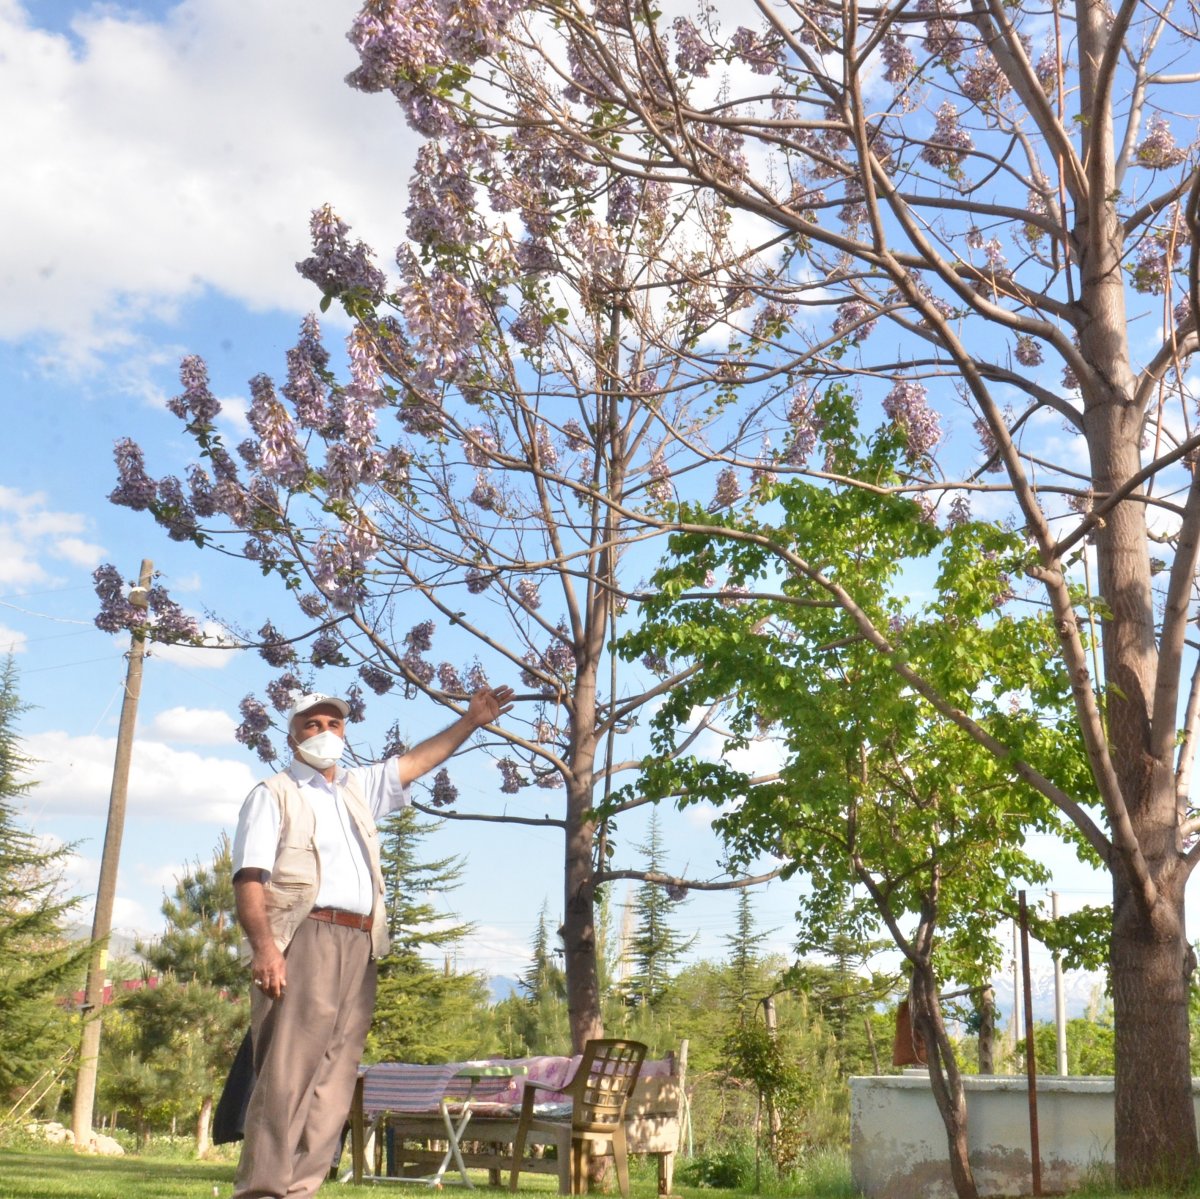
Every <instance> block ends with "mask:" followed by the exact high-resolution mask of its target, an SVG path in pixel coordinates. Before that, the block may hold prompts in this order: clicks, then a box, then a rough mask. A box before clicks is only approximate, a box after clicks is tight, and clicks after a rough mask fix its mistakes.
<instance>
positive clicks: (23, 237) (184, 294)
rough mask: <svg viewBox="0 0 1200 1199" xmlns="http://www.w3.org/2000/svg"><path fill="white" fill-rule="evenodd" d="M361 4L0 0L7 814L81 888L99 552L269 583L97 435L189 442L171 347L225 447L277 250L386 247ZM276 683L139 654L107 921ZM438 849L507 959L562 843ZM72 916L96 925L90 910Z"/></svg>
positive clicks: (226, 600) (222, 826) (284, 272)
mask: <svg viewBox="0 0 1200 1199" xmlns="http://www.w3.org/2000/svg"><path fill="white" fill-rule="evenodd" d="M357 7H358V5H357V3H356V0H293V3H291V4H289V5H288V6H286V7H285V8H284V7H281V6H280V5H279V4H278V3H276V2H274V0H187V2H184V3H178V4H176V3H168V2H167V0H155V2H153V3H140V4H124V5H121V4H105V5H99V4H85V3H72V2H69V0H43V2H41V3H36V4H33V3H20V2H18V0H0V106H2V109H3V111H4V112H6V113H7V114H10V119H9V120H7V121H6V122H5V123H4V125H3V127H2V128H0V145H2V146H3V149H4V161H5V162H6V163H7V164H9V167H10V169H9V170H8V171H6V179H5V181H4V182H3V183H0V213H2V215H3V218H4V227H5V229H6V231H7V236H6V250H5V255H4V262H3V265H0V396H3V408H2V411H3V413H4V414H5V416H6V419H7V421H8V423H9V430H8V432H9V436H8V438H7V439H6V440H7V442H8V444H9V445H10V447H12V449H11V450H10V453H9V455H8V456H7V458H6V462H5V469H4V471H3V473H0V651H4V650H11V652H12V653H13V654H14V655H15V659H16V662H17V665H18V667H19V669H20V672H21V689H22V694H23V696H24V698H25V699H26V700H27V701H28V702H29V703H30V704H31V705H33V707H32V710H31V711H30V712H29V713H28V714H27V715H26V716H25V717H24V718H23V721H22V726H21V727H22V732H23V734H24V736H25V738H26V744H27V747H28V750H29V752H30V754H31V755H32V756H33V757H35V758H37V759H38V760H39V765H38V767H37V769H36V771H35V774H36V777H37V778H38V779H39V782H40V785H39V786H38V788H37V789H36V790H35V791H34V792H33V793H32V795H31V796H30V798H29V801H28V810H27V823H28V824H29V825H30V826H31V827H32V828H34V829H35V831H37V832H38V833H40V834H42V835H44V836H46V837H48V838H52V839H57V840H60V841H64V842H71V843H74V844H75V846H76V848H75V853H74V857H73V859H72V864H71V870H70V882H71V885H72V887H73V888H74V889H75V890H76V891H77V893H79V894H80V895H82V896H84V897H85V898H86V897H88V896H90V894H91V893H92V892H93V891H94V888H95V882H96V875H97V872H98V866H99V858H100V852H101V847H102V839H103V833H104V819H105V812H106V808H107V800H108V788H109V782H110V777H111V768H112V756H113V749H114V744H115V741H114V739H115V732H116V726H117V720H118V717H119V713H120V704H121V693H122V686H123V679H124V670H125V667H124V660H123V654H124V650H125V641H124V639H122V638H112V637H109V636H107V635H105V634H102V633H100V632H99V631H97V630H96V629H95V628H94V627H93V626H92V623H91V622H92V616H93V615H94V611H95V607H96V604H95V597H94V594H93V591H92V586H91V580H90V574H91V571H92V569H93V568H94V567H95V566H96V565H97V564H98V563H99V562H101V561H111V562H113V563H115V564H116V565H117V566H118V568H119V569H120V570H121V571H122V572H123V573H124V574H125V575H126V576H127V577H132V576H134V575H135V574H136V572H137V569H138V564H139V562H140V561H141V559H142V558H143V557H149V558H151V559H153V561H154V564H155V567H156V569H157V570H158V571H160V572H161V573H162V575H163V576H164V579H165V581H166V582H167V584H168V585H169V587H170V588H171V591H172V593H173V595H174V596H175V598H177V599H178V600H179V601H181V602H182V603H184V604H185V606H186V607H187V608H188V609H189V610H191V611H193V612H194V613H196V614H198V615H203V614H204V613H205V612H206V611H208V610H211V609H216V610H219V611H220V613H221V614H222V616H223V617H225V618H227V619H228V620H230V621H231V622H233V623H234V624H240V625H243V626H244V627H247V628H251V629H257V628H258V627H259V626H260V625H261V624H262V623H263V621H264V620H266V619H267V618H269V617H271V616H272V614H273V613H272V604H273V603H275V597H274V594H273V593H272V592H271V591H268V590H267V589H265V588H264V587H263V586H262V585H261V582H260V581H259V580H257V578H256V576H255V574H254V573H253V572H252V571H248V570H246V569H244V564H239V563H235V562H229V561H227V560H224V559H222V558H221V557H219V556H217V555H213V554H209V553H203V554H202V553H200V552H198V551H197V550H195V549H194V548H193V547H191V546H187V545H185V546H180V545H177V544H175V543H173V542H170V541H168V540H167V539H166V538H165V536H164V535H162V534H161V533H160V532H159V531H158V530H156V529H155V528H154V526H153V525H152V524H151V523H150V522H149V521H148V520H146V519H145V518H144V517H142V516H139V515H138V514H135V513H131V512H129V511H128V510H126V509H120V508H115V507H113V506H111V505H110V504H108V503H107V502H106V498H105V497H106V496H107V494H108V492H109V490H110V489H111V488H112V486H113V483H114V471H113V466H112V445H113V442H114V441H115V440H116V439H117V438H119V437H122V436H127V435H129V436H133V437H135V438H136V439H137V440H138V441H139V442H140V443H141V444H142V445H143V446H144V447H145V448H146V449H147V453H148V458H149V465H150V469H151V471H152V472H153V473H157V474H161V473H165V472H167V471H170V470H178V469H179V468H180V466H182V465H183V463H184V462H185V461H187V460H188V447H187V446H186V445H185V444H184V443H183V439H182V437H181V433H180V427H179V423H178V422H177V421H176V420H175V418H174V417H172V416H170V415H169V414H168V413H167V412H166V410H165V407H164V404H165V401H166V399H167V398H169V397H170V396H171V395H173V394H175V393H176V392H177V391H178V380H177V374H176V372H177V367H178V361H179V359H180V357H181V356H182V355H184V354H186V353H198V354H200V355H201V356H203V357H204V358H205V359H206V360H207V362H208V364H209V368H210V372H211V377H212V387H213V391H214V393H215V394H216V395H217V396H218V397H219V398H220V399H221V400H222V402H223V404H224V416H223V418H222V419H223V420H224V421H225V422H226V431H227V432H229V433H230V434H236V435H237V436H235V437H234V441H236V440H240V436H241V430H240V428H239V421H240V419H241V416H240V414H241V413H242V412H243V411H244V406H245V405H244V400H243V399H242V397H244V395H245V393H246V383H247V380H248V379H249V378H250V377H251V376H252V375H254V374H256V373H258V372H259V371H264V370H265V371H267V372H269V373H272V374H275V375H277V376H278V375H279V374H280V373H281V372H282V368H283V360H284V353H285V351H286V349H287V348H288V346H290V345H291V344H292V343H293V341H294V339H295V335H296V331H297V327H298V324H299V321H300V319H301V318H302V316H303V315H304V313H305V312H306V311H307V310H308V309H309V307H310V306H312V305H313V303H314V302H315V299H316V296H315V293H314V292H313V289H312V288H311V285H309V284H307V283H306V282H304V281H303V280H301V279H300V277H299V276H298V275H297V274H296V272H295V270H294V269H293V264H294V263H295V262H296V261H297V260H298V259H300V258H302V257H304V256H305V255H306V254H307V252H308V219H309V213H310V211H311V210H312V209H313V208H315V207H317V206H318V205H320V204H323V203H326V202H329V203H331V204H332V205H333V206H334V207H335V209H336V210H337V211H338V213H339V214H340V215H341V216H342V217H343V218H344V219H346V220H348V221H349V222H350V223H351V224H352V226H353V228H354V233H355V235H356V236H360V237H362V238H363V239H364V240H366V241H367V242H368V243H369V244H372V245H374V246H376V247H377V248H378V249H379V251H380V257H381V259H383V260H385V261H386V259H387V258H388V257H389V256H390V252H391V249H392V248H394V246H395V244H396V241H397V240H398V238H399V236H400V234H401V231H402V228H403V212H404V208H405V205H406V200H405V185H406V180H407V176H408V171H409V164H410V161H411V154H412V152H413V150H414V149H415V141H414V139H413V137H412V135H410V134H409V132H408V131H407V129H406V127H405V126H404V123H403V121H402V119H401V117H400V114H399V112H398V110H397V109H396V107H395V105H394V104H393V103H392V102H391V101H390V99H388V98H387V97H381V96H365V95H362V94H359V93H357V92H354V91H352V90H351V89H350V88H348V87H347V86H346V85H345V84H344V83H343V77H344V75H345V74H346V72H348V71H349V70H350V69H352V67H353V66H354V65H355V62H354V52H353V49H352V48H351V46H350V45H349V43H348V42H347V41H346V40H345V36H344V34H345V30H346V29H347V28H348V27H349V25H350V22H351V19H352V17H353V15H354V13H355V11H356V9H357ZM281 13H286V17H283V18H281ZM14 116H15V119H13V117H14ZM331 316H332V313H331ZM14 451H15V452H14ZM268 676H269V672H268V670H267V668H266V666H265V664H264V663H262V662H261V661H260V660H259V659H258V658H257V657H256V656H253V655H243V654H237V653H229V654H212V653H204V652H199V651H184V650H169V651H158V652H156V653H155V655H154V657H153V658H152V659H151V660H150V661H149V662H148V664H147V667H146V672H145V682H144V688H143V694H142V704H141V710H140V719H139V726H138V742H137V750H136V754H135V758H134V767H133V779H132V784H131V793H130V805H129V814H128V822H127V827H126V835H125V842H124V848H123V853H122V868H121V874H120V881H119V887H118V901H117V908H116V915H115V923H116V926H117V927H118V928H119V929H121V930H123V931H136V932H139V933H141V934H153V932H154V931H155V930H156V929H157V928H158V927H159V926H160V924H161V919H160V916H159V910H158V909H159V904H160V902H161V898H162V893H163V889H164V887H167V888H169V887H170V886H171V883H172V880H173V878H174V877H175V876H176V875H178V873H179V872H180V870H181V869H182V868H183V867H184V865H185V864H186V863H188V862H190V861H194V860H196V859H200V860H204V859H206V858H207V857H208V856H209V855H210V853H211V851H212V848H213V846H214V844H215V843H216V841H217V838H218V836H219V834H220V832H221V831H222V830H227V831H231V830H232V828H233V825H234V822H235V820H236V813H237V808H238V804H239V803H240V800H241V798H242V797H243V795H244V794H245V793H246V791H247V790H248V789H249V787H250V786H251V784H252V782H253V780H254V779H255V778H256V777H257V775H258V773H259V769H258V764H257V762H256V761H255V760H254V759H253V758H252V757H251V756H250V755H249V754H248V753H247V752H246V751H244V750H243V749H242V748H241V747H240V746H239V745H237V744H236V743H235V742H234V740H233V729H234V726H235V724H236V722H237V720H238V716H237V704H238V701H239V700H240V699H241V698H242V696H244V695H245V694H246V693H247V692H250V691H253V690H256V689H258V688H260V687H261V685H262V684H263V683H264V682H265V681H266V679H267V678H268ZM381 706H383V705H381V704H379V703H377V705H376V707H377V708H378V707H381ZM379 715H380V717H381V718H382V717H383V715H384V713H382V712H380V713H379ZM386 716H387V720H385V721H384V723H387V721H388V720H390V719H391V718H392V717H394V716H399V718H400V722H401V725H402V727H403V728H405V729H406V730H407V731H408V732H409V734H410V737H412V738H416V737H420V736H422V735H425V734H427V733H429V732H432V731H433V730H434V729H435V728H436V727H438V726H439V725H440V724H442V723H444V718H443V717H442V716H441V715H439V714H438V712H436V711H435V710H433V708H432V706H431V705H426V704H422V703H414V704H411V705H409V706H407V707H405V706H403V705H402V704H400V703H399V701H397V707H396V710H395V711H392V712H388V713H386ZM479 762H480V765H479V766H478V768H475V766H474V764H473V766H472V769H470V770H469V771H467V770H462V769H460V770H458V771H457V772H456V782H458V784H459V786H460V788H461V790H462V792H463V806H464V807H469V806H475V803H474V802H472V801H477V803H478V806H481V807H486V806H488V804H489V803H492V804H493V806H494V801H495V800H497V799H498V798H500V797H499V775H498V774H497V773H496V772H495V771H494V770H493V769H492V768H491V767H490V765H488V764H486V760H484V759H482V758H481V759H479ZM710 815H711V813H707V812H705V811H703V810H693V811H692V812H690V813H688V814H686V815H679V814H675V813H671V812H664V813H663V817H664V822H665V831H666V841H667V844H668V846H669V847H670V859H669V861H668V863H667V866H668V868H670V869H677V870H679V871H681V872H682V871H683V870H685V869H687V870H689V871H691V872H693V873H695V874H697V875H708V874H711V873H714V872H715V864H716V859H717V857H718V852H719V851H718V846H717V843H716V841H715V839H714V838H713V836H712V835H711V833H710V832H709V830H708V829H707V827H706V826H707V820H708V818H709V817H710ZM621 832H622V840H623V841H624V843H625V844H627V845H628V844H637V843H638V842H639V841H641V840H643V839H644V826H639V825H638V824H637V822H636V820H635V819H633V818H629V817H627V818H626V819H625V821H624V822H623V825H622V830H621ZM1046 848H1047V850H1048V851H1051V847H1049V846H1047V847H1046ZM450 853H459V854H464V855H466V856H467V858H468V867H467V873H466V876H465V880H464V886H463V887H462V888H461V889H460V890H459V891H458V892H456V893H454V894H453V895H451V896H449V897H447V898H446V900H445V903H446V906H447V910H448V911H449V910H454V911H456V912H457V913H459V914H460V915H461V916H462V917H463V918H464V919H467V920H472V921H475V922H477V924H478V925H479V931H478V932H477V934H476V936H475V937H474V938H473V939H472V940H471V942H470V943H469V944H468V945H467V946H466V947H465V948H464V951H463V954H462V955H461V957H460V965H462V966H464V967H467V968H478V969H483V970H486V971H488V972H489V973H510V974H511V973H514V972H516V971H518V970H520V969H521V968H522V966H523V965H524V961H525V958H526V950H527V947H528V944H529V941H530V938H531V936H532V932H533V928H534V925H535V922H536V920H537V915H538V912H539V910H540V909H541V907H542V905H543V902H546V901H548V903H549V910H550V915H551V918H552V919H554V918H555V917H556V916H557V913H558V909H559V905H560V899H559V892H560V885H561V884H560V881H559V873H558V868H559V863H560V862H561V848H560V845H559V838H558V834H557V833H555V832H554V831H552V830H530V829H519V830H509V829H505V828H500V827H497V826H495V825H487V826H470V825H465V824H461V823H460V824H452V825H448V826H446V828H445V829H444V830H443V831H442V832H441V833H440V834H439V835H438V837H437V839H436V840H435V841H434V842H432V843H431V844H430V856H431V857H435V856H444V855H446V854H450ZM1053 857H1054V860H1055V861H1059V862H1061V863H1062V866H1061V872H1060V874H1059V876H1058V883H1057V885H1058V886H1059V889H1060V890H1061V891H1062V892H1063V894H1064V906H1066V907H1068V908H1069V907H1073V906H1077V905H1078V904H1080V903H1084V902H1103V901H1104V900H1105V898H1106V892H1105V889H1104V886H1103V882H1102V881H1100V880H1097V879H1095V878H1088V877H1086V876H1084V875H1082V874H1081V873H1080V872H1079V871H1078V870H1077V869H1075V868H1074V867H1073V865H1072V864H1071V863H1070V859H1069V855H1067V854H1066V853H1065V852H1062V851H1057V852H1053ZM797 893H798V887H797V886H796V885H795V884H791V885H788V886H783V885H778V884H776V885H772V887H770V888H769V889H767V890H766V891H765V892H764V893H762V894H761V895H760V897H759V899H758V903H757V911H758V916H759V921H760V925H761V926H762V927H763V928H768V929H775V930H777V931H776V932H775V934H774V935H773V937H772V938H771V940H772V944H773V945H774V946H776V947H778V948H780V949H786V947H787V946H788V943H789V938H788V931H787V930H788V926H789V924H790V921H791V914H792V912H793V911H794V909H795V906H796V896H797ZM624 897H625V896H624V893H619V894H617V896H616V899H617V901H618V902H621V901H622V900H623V899H624ZM81 910H82V912H83V913H84V914H85V916H86V918H87V919H88V920H90V907H89V905H88V903H87V902H85V903H84V905H83V908H82V909H81ZM679 919H680V923H681V925H683V926H686V927H687V928H689V929H692V930H695V931H697V932H698V933H699V934H700V936H699V939H698V941H697V944H696V952H698V953H702V954H705V955H708V956H720V955H721V954H722V953H723V951H724V942H723V938H724V937H725V936H726V935H728V934H729V933H731V932H732V931H733V927H734V923H735V921H734V904H733V902H732V900H731V898H730V897H728V896H719V895H718V896H704V895H696V896H694V897H693V899H692V900H691V902H690V903H689V904H688V905H687V906H685V907H683V908H681V909H680V910H679Z"/></svg>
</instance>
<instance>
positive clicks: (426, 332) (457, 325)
mask: <svg viewBox="0 0 1200 1199" xmlns="http://www.w3.org/2000/svg"><path fill="white" fill-rule="evenodd" d="M396 265H397V266H398V267H399V269H400V275H401V281H402V283H403V286H402V288H401V290H400V307H401V311H402V312H403V315H404V319H405V322H406V324H407V326H408V331H409V334H410V336H411V337H412V338H413V339H414V341H413V347H412V353H413V358H414V362H415V363H416V368H415V374H416V377H415V382H416V383H417V384H418V386H422V387H423V386H426V385H433V384H435V383H437V382H453V381H454V380H455V379H457V378H458V376H459V374H460V373H461V371H462V370H463V368H464V367H465V366H466V364H467V362H468V360H469V358H470V355H471V351H472V347H473V346H474V344H475V339H476V337H477V336H478V333H479V330H480V327H481V326H482V324H483V319H484V308H483V305H482V304H481V303H480V300H479V297H478V296H477V295H476V294H475V292H474V291H473V290H472V289H471V287H470V286H468V284H466V283H465V282H463V281H462V280H461V279H458V278H456V277H455V276H453V275H452V274H450V273H449V272H448V271H444V270H441V269H439V268H434V269H431V270H430V271H429V273H428V275H426V273H425V272H424V271H423V270H422V269H421V265H420V263H419V262H418V261H417V259H416V256H415V255H414V254H413V252H412V250H411V249H410V248H409V247H408V246H407V245H405V246H401V247H400V249H399V250H397V252H396Z"/></svg>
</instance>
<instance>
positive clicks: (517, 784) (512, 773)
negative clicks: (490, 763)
mask: <svg viewBox="0 0 1200 1199" xmlns="http://www.w3.org/2000/svg"><path fill="white" fill-rule="evenodd" d="M496 765H497V766H498V767H499V768H500V779H501V782H500V790H501V791H502V792H503V793H504V794H505V795H516V793H517V792H518V791H520V790H521V788H522V787H524V786H526V785H527V783H526V780H525V777H524V776H523V775H522V774H521V768H520V767H519V766H518V765H517V764H516V762H514V761H513V760H512V758H501V759H500V760H499V761H498V762H497V763H496Z"/></svg>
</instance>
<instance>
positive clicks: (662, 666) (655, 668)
mask: <svg viewBox="0 0 1200 1199" xmlns="http://www.w3.org/2000/svg"><path fill="white" fill-rule="evenodd" d="M642 665H643V666H644V667H645V668H646V669H647V670H648V671H650V672H651V673H652V674H657V675H667V674H670V673H671V667H670V665H669V664H668V663H667V660H666V658H664V657H663V655H662V654H658V653H654V652H653V651H648V652H647V653H644V654H643V655H642Z"/></svg>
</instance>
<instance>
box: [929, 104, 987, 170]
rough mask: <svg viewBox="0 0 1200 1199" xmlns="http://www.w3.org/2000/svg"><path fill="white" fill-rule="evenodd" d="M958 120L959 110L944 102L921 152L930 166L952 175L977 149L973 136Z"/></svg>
mask: <svg viewBox="0 0 1200 1199" xmlns="http://www.w3.org/2000/svg"><path fill="white" fill-rule="evenodd" d="M958 119H959V113H958V109H957V108H955V106H954V104H953V103H952V102H951V101H949V100H946V101H944V102H943V103H942V104H941V105H940V106H939V108H938V110H937V113H936V116H935V123H934V127H933V132H932V133H931V134H930V135H929V141H928V142H927V143H926V144H925V147H924V149H923V150H922V151H921V157H922V158H923V159H924V160H925V161H926V162H927V163H929V165H930V166H933V167H937V169H938V170H939V171H947V172H950V173H951V174H953V172H955V171H957V170H958V169H959V167H960V166H961V165H962V161H963V159H964V158H966V156H967V155H968V154H969V153H970V152H971V151H972V150H973V149H974V148H975V143H974V142H973V141H972V140H971V135H970V134H969V133H968V132H967V131H966V130H965V129H963V128H962V126H961V125H959V123H958Z"/></svg>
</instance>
